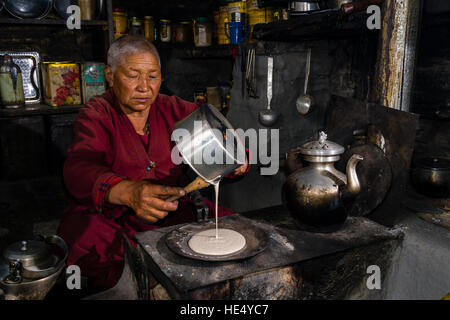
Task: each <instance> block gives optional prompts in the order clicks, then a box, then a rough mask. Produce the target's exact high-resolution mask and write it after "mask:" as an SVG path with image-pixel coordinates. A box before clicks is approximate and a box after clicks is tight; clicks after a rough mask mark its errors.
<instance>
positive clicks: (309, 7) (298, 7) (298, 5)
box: [289, 1, 320, 13]
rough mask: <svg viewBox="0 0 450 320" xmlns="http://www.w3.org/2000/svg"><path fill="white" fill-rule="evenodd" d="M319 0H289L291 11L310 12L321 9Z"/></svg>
mask: <svg viewBox="0 0 450 320" xmlns="http://www.w3.org/2000/svg"><path fill="white" fill-rule="evenodd" d="M319 9H320V5H319V1H289V12H291V13H292V12H294V13H295V12H309V11H315V10H319Z"/></svg>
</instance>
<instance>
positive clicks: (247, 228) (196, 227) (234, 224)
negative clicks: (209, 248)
mask: <svg viewBox="0 0 450 320" xmlns="http://www.w3.org/2000/svg"><path fill="white" fill-rule="evenodd" d="M215 227H216V224H215V220H207V221H203V222H199V223H192V224H187V225H183V226H181V227H179V228H177V229H174V230H172V231H171V232H169V233H168V234H167V235H166V238H165V242H166V244H167V246H168V247H169V248H170V249H171V250H172V251H173V252H175V253H176V254H179V255H181V256H183V257H186V258H190V259H196V260H203V261H232V260H240V259H246V258H250V257H253V256H255V255H257V254H258V253H260V252H262V251H263V250H264V249H265V248H266V247H267V242H268V238H267V233H266V232H264V231H263V230H261V229H260V228H258V227H256V226H254V225H247V224H244V223H242V221H241V222H239V221H234V220H222V221H219V228H223V229H232V230H234V231H237V232H239V233H240V234H242V235H243V236H244V237H245V241H246V244H245V247H244V248H242V249H241V250H239V251H237V252H235V253H231V254H227V255H221V256H211V255H204V254H200V253H197V252H194V251H193V250H192V249H191V248H190V247H189V245H188V242H189V240H190V239H191V237H192V236H193V235H194V234H196V233H198V232H201V231H204V230H208V229H214V228H215Z"/></svg>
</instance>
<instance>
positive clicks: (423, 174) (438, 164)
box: [411, 157, 450, 198]
mask: <svg viewBox="0 0 450 320" xmlns="http://www.w3.org/2000/svg"><path fill="white" fill-rule="evenodd" d="M411 180H412V182H413V185H414V187H415V188H416V190H417V191H419V192H420V193H422V194H424V195H427V196H430V197H433V198H445V197H447V196H448V195H449V194H450V160H449V159H443V158H436V157H429V158H421V159H419V160H418V161H417V163H416V165H415V167H414V168H413V170H412V176H411Z"/></svg>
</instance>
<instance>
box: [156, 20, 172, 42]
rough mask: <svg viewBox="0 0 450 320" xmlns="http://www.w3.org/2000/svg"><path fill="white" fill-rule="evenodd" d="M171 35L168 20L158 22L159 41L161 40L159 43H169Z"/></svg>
mask: <svg viewBox="0 0 450 320" xmlns="http://www.w3.org/2000/svg"><path fill="white" fill-rule="evenodd" d="M171 35H172V32H171V28H170V20H167V19H161V20H159V40H161V42H170V40H171Z"/></svg>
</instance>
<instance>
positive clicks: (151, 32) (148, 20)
mask: <svg viewBox="0 0 450 320" xmlns="http://www.w3.org/2000/svg"><path fill="white" fill-rule="evenodd" d="M144 37H146V38H147V39H148V40H150V41H151V42H154V41H155V20H153V17H151V16H145V17H144Z"/></svg>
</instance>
